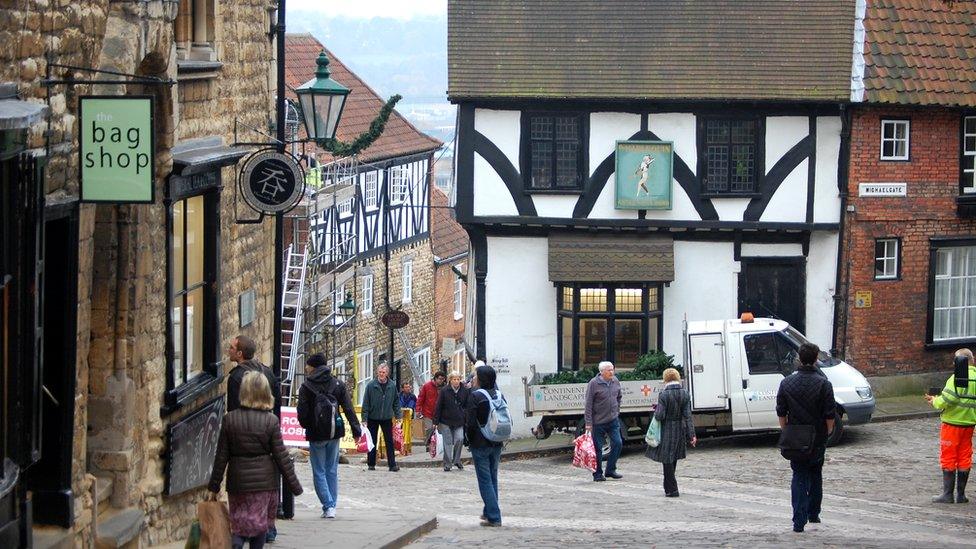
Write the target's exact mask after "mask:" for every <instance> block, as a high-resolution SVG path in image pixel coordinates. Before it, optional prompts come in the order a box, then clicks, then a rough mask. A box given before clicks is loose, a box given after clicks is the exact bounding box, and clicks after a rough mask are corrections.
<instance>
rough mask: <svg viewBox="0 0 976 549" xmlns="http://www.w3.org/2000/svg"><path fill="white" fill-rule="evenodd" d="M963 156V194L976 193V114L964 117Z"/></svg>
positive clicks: (961, 186)
mask: <svg viewBox="0 0 976 549" xmlns="http://www.w3.org/2000/svg"><path fill="white" fill-rule="evenodd" d="M961 156H962V158H961V159H960V163H961V165H962V166H961V168H960V169H961V170H962V177H961V181H960V191H961V193H962V194H976V116H964V117H963V119H962V155H961Z"/></svg>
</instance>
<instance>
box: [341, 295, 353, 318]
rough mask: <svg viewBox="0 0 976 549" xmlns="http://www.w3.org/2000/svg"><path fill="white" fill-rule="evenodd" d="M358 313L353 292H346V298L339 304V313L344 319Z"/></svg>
mask: <svg viewBox="0 0 976 549" xmlns="http://www.w3.org/2000/svg"><path fill="white" fill-rule="evenodd" d="M355 314H356V302H355V301H353V300H352V292H346V300H345V301H343V302H342V304H341V305H339V315H340V316H342V318H343V319H349V318H352V316H353V315H355Z"/></svg>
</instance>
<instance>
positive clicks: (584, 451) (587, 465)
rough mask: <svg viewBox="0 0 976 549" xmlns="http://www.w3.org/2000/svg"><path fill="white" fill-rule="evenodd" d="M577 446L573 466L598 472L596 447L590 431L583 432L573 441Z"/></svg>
mask: <svg viewBox="0 0 976 549" xmlns="http://www.w3.org/2000/svg"><path fill="white" fill-rule="evenodd" d="M573 445H574V446H575V447H576V448H575V451H574V452H573V467H579V468H580V469H587V470H589V471H590V472H592V473H595V472H596V447H595V446H593V437H592V436H591V435H590V433H583V434H582V435H580V436H579V437H577V438H576V440H574V441H573Z"/></svg>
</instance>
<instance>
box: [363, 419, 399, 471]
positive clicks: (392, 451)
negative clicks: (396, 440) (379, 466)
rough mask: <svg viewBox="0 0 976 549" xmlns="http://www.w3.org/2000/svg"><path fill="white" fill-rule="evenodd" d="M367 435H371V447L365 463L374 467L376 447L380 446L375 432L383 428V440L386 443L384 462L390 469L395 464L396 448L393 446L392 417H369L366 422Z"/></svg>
mask: <svg viewBox="0 0 976 549" xmlns="http://www.w3.org/2000/svg"><path fill="white" fill-rule="evenodd" d="M366 428H367V429H369V435H370V436H371V437H373V445H374V446H373V449H372V450H371V451H370V452H369V455H367V456H366V464H367V465H369V466H370V467H376V449H377V448H379V447H380V441H379V439H378V438H376V432H377V431H378V430H379V429H383V441H384V442H385V443H386V464H387V465H388V466H389V467H390V468H391V469H392V468H393V467H394V466H396V448H394V447H393V420H392V419H370V420H367V422H366Z"/></svg>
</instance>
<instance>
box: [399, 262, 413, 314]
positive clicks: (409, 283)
mask: <svg viewBox="0 0 976 549" xmlns="http://www.w3.org/2000/svg"><path fill="white" fill-rule="evenodd" d="M401 280H402V281H403V296H402V298H401V301H402V302H403V303H410V302H412V301H413V260H412V259H408V260H406V261H404V262H403V276H402V277H401Z"/></svg>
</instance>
